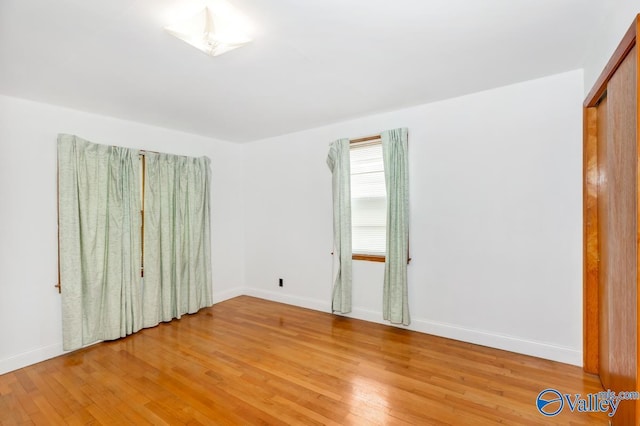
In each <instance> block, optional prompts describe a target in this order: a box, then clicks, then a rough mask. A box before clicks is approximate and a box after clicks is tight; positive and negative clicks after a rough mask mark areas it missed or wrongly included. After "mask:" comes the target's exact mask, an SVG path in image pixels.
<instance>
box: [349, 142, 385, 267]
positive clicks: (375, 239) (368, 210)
mask: <svg viewBox="0 0 640 426" xmlns="http://www.w3.org/2000/svg"><path fill="white" fill-rule="evenodd" d="M349 154H350V158H351V233H352V251H353V258H354V259H356V260H372V261H380V262H384V256H385V249H386V225H387V193H386V188H385V181H384V162H383V159H382V141H381V140H380V139H375V140H367V141H364V142H357V143H352V144H351V146H350V152H349Z"/></svg>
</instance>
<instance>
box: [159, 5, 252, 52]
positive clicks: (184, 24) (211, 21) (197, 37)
mask: <svg viewBox="0 0 640 426" xmlns="http://www.w3.org/2000/svg"><path fill="white" fill-rule="evenodd" d="M243 21H244V19H243V17H242V16H240V15H239V14H238V12H235V11H234V10H232V9H231V8H229V7H227V8H221V9H220V10H219V11H218V10H216V12H213V11H212V10H211V9H209V8H208V7H205V8H204V9H203V10H201V11H200V12H199V13H197V14H196V15H195V16H193V17H191V18H188V19H185V20H183V21H180V22H178V23H176V24H173V25H170V26H168V27H165V30H166V31H167V32H168V33H169V34H171V35H173V36H175V37H178V38H179V39H180V40H183V41H185V42H187V43H189V44H190V45H192V46H193V47H195V48H197V49H199V50H201V51H203V52H205V53H206V54H207V55H211V56H218V55H222V54H223V53H226V52H228V51H230V50H233V49H236V48H238V47H240V46H243V45H245V44H247V43H249V42H250V41H251V38H250V37H249V36H248V35H247V33H246V32H245V30H244V28H243V27H244V26H246V25H245V23H244V22H243Z"/></svg>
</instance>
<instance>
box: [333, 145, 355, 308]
mask: <svg viewBox="0 0 640 426" xmlns="http://www.w3.org/2000/svg"><path fill="white" fill-rule="evenodd" d="M327 165H328V166H329V169H330V170H331V173H332V174H333V177H332V190H333V253H334V265H335V272H334V275H335V278H334V285H333V297H332V310H333V312H340V313H343V314H346V313H348V312H351V276H352V272H351V271H352V263H353V261H352V259H351V256H352V254H351V164H350V160H349V139H339V140H337V141H335V142H333V143H332V144H331V146H330V148H329V155H328V157H327Z"/></svg>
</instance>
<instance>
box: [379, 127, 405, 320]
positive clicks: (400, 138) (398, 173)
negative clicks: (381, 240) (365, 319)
mask: <svg viewBox="0 0 640 426" xmlns="http://www.w3.org/2000/svg"><path fill="white" fill-rule="evenodd" d="M381 137H382V156H383V160H384V175H385V184H386V187H387V252H386V258H385V263H384V287H383V302H382V303H383V306H382V309H383V315H384V319H385V320H388V321H391V323H393V324H404V325H409V323H410V321H411V320H410V318H409V302H408V292H407V261H408V258H409V159H408V151H407V148H408V138H407V129H406V128H402V129H394V130H387V131H384V132H382V135H381Z"/></svg>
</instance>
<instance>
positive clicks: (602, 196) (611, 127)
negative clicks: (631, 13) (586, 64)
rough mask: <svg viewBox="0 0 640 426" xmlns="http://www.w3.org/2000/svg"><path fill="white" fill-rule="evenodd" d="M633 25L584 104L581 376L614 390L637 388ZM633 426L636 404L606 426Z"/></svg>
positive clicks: (626, 404) (638, 414)
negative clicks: (591, 375)
mask: <svg viewBox="0 0 640 426" xmlns="http://www.w3.org/2000/svg"><path fill="white" fill-rule="evenodd" d="M637 25H638V18H636V20H635V21H634V23H633V25H632V26H631V28H630V29H629V31H628V32H627V34H626V35H625V37H624V39H623V41H622V43H621V44H620V46H619V47H618V49H617V50H616V52H615V54H614V56H613V57H612V59H611V61H610V62H609V63H608V64H607V67H606V68H605V70H604V71H603V74H602V75H601V77H600V79H599V80H598V82H597V83H596V86H595V87H594V89H593V90H592V91H591V93H590V94H589V96H588V97H587V100H586V101H585V135H584V137H585V140H584V141H585V145H584V156H585V158H584V161H585V163H584V185H585V187H584V189H585V191H584V226H585V235H584V237H585V239H584V249H585V270H584V272H585V289H584V290H585V291H584V297H585V306H584V308H585V310H584V312H585V317H584V319H585V322H584V327H585V333H584V337H585V341H584V351H585V370H587V371H591V372H595V373H598V374H599V375H600V379H601V381H602V385H603V387H604V388H605V390H606V389H611V390H612V391H615V392H623V391H637V390H638V384H639V378H638V374H639V370H638V361H639V358H638V356H639V355H640V353H639V352H640V351H639V350H638V343H639V341H638V329H639V323H638V319H639V318H638V303H639V302H640V299H639V298H638V292H637V287H638V266H639V262H638V243H639V241H640V238H639V234H638V223H639V221H640V216H639V212H640V209H639V207H638V203H639V195H638V194H639V189H640V187H639V173H638V170H639V165H640V161H639V158H638V133H637V125H638V99H639V96H638V83H637V82H638V61H639V57H638V51H637V47H636V34H637V31H638V30H637ZM639 421H640V409H639V403H638V401H623V402H621V403H620V405H619V407H618V411H617V413H616V415H615V416H614V417H613V419H612V424H614V425H631V424H639Z"/></svg>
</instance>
